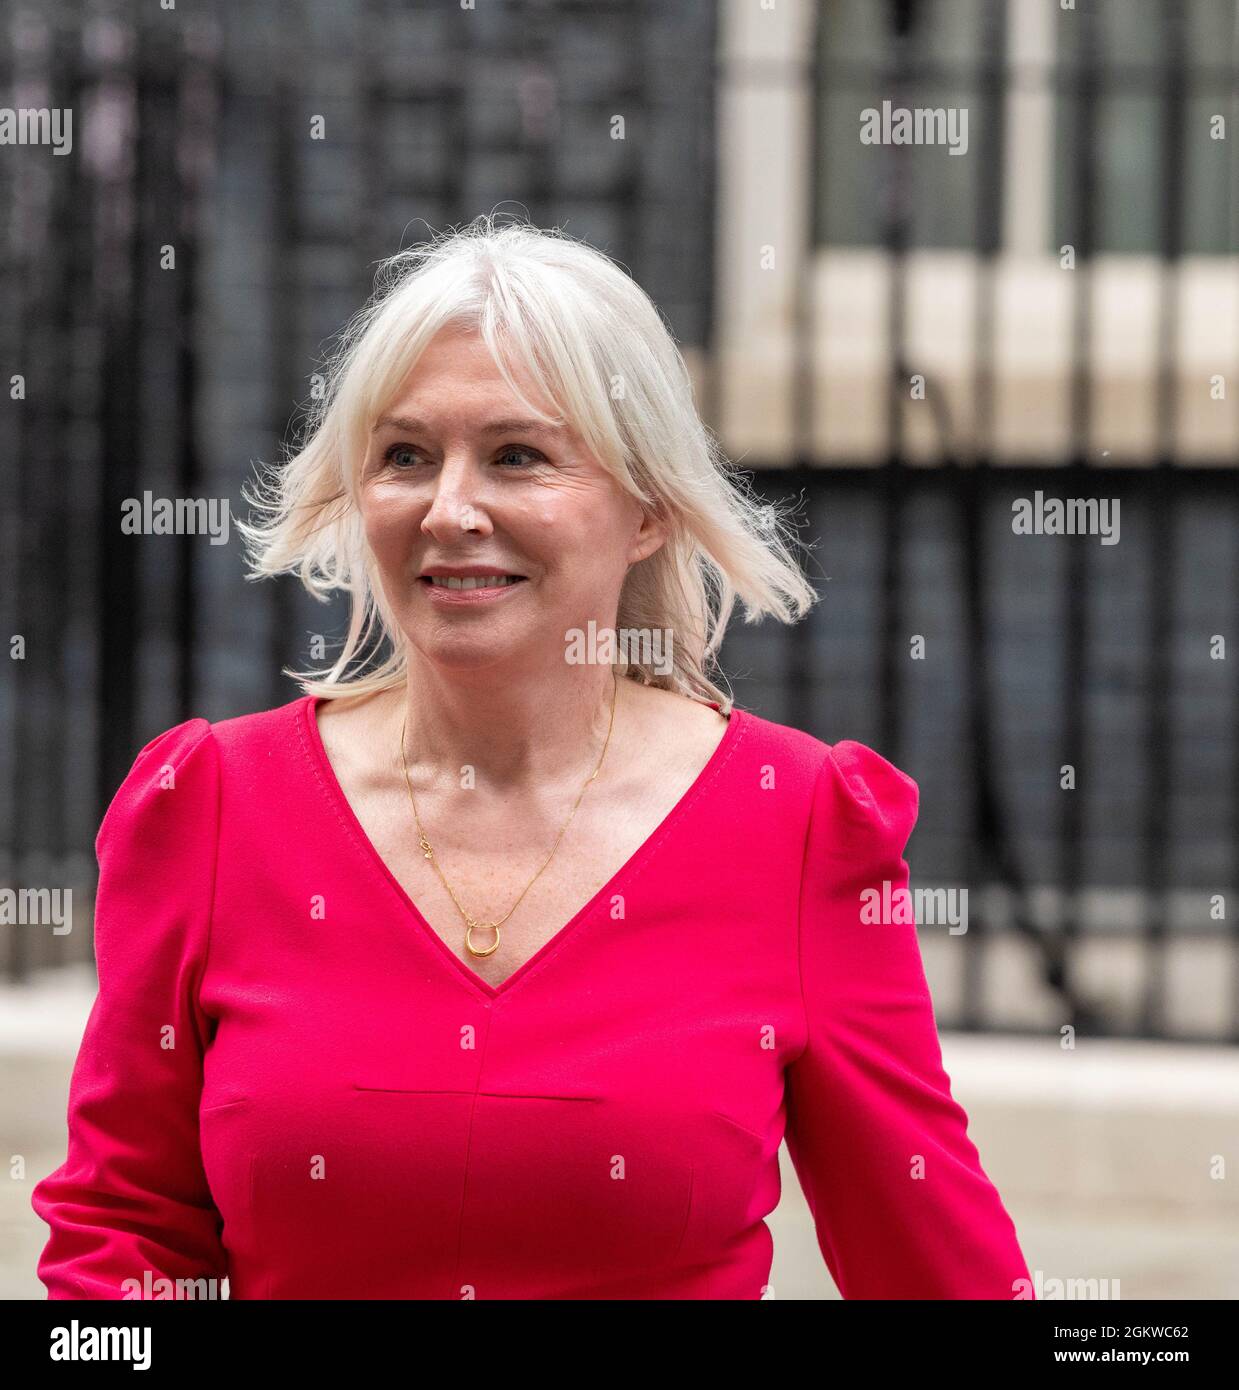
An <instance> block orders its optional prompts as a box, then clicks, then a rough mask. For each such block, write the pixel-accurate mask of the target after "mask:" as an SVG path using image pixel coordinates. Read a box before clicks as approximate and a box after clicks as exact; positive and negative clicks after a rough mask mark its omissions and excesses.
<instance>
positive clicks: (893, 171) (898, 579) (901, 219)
mask: <svg viewBox="0 0 1239 1390" xmlns="http://www.w3.org/2000/svg"><path fill="white" fill-rule="evenodd" d="M890 14H891V35H890V66H889V68H888V77H889V84H890V89H891V101H892V105H894V106H902V105H904V98H905V97H906V95H907V93H908V90H909V86H910V76H911V69H912V33H913V30H914V28H915V18H916V13H915V0H891V5H890ZM909 148H911V147H909ZM884 150H885V160H884V164H883V184H882V195H883V196H882V241H883V244H884V245H885V247H886V249H887V252H888V257H889V265H890V279H889V282H888V283H889V290H888V298H887V323H886V331H887V337H888V341H889V343H890V373H889V376H888V379H887V388H888V389H887V402H886V424H887V458H886V464H885V467H884V468H883V470H882V477H881V490H882V502H883V524H882V630H881V651H880V656H879V680H880V685H879V697H878V698H879V701H880V719H879V734H878V737H879V740H880V746H881V751H882V752H883V754H884V755H885V756H886V757H888V758H890V759H891V760H892V761H894V762H898V761H899V759H900V757H901V751H900V743H899V737H900V731H901V726H902V720H901V714H902V696H903V674H904V671H903V663H904V660H905V659H906V653H905V652H904V651H903V650H902V649H901V648H902V643H903V639H904V623H903V548H902V546H903V512H904V506H903V502H904V493H905V490H906V479H905V477H904V467H905V465H904V457H903V454H904V442H903V411H904V401H905V394H904V393H905V392H906V391H907V389H908V379H909V373H908V362H907V359H906V357H905V355H904V338H905V325H906V320H907V303H906V301H907V253H908V241H909V235H910V220H911V219H910V212H909V188H908V185H909V178H908V173H907V167H908V166H907V161H908V158H909V155H908V151H907V150H906V149H904V148H903V147H902V146H899V145H894V144H892V145H887V146H885V147H884Z"/></svg>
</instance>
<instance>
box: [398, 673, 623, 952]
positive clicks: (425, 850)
mask: <svg viewBox="0 0 1239 1390" xmlns="http://www.w3.org/2000/svg"><path fill="white" fill-rule="evenodd" d="M614 680H615V684H614V686H613V687H612V689H611V722H610V723H609V724H608V725H607V737H606V740H605V742H604V743H603V745H602V756H601V757H600V758H599V759H598V766H597V767H596V768H594V770H593V772H591V773H590V775H589V778H588V779H587V780H586V783H585V785H584V786H583V787H582V788H581V791H580V795H579V796H578V797H577V799H576V800H575V801H574V802H573V804H572V810H571V811H569V812H568V819H567V820H566V821H564V828H563V830H561V831H560V832H559V838H558V839H557V840H556V841H555V844H554V846H553V847H552V849H551V852H550V854H548V855H547V856H546V859H545V860H544V861H543V863H542V869H545V868H546V866H547V865H548V864H549V863H550V862H551V860H552V859H553V858H554V857H555V851H556V850H557V849H558V848H559V841H560V840H562V839H563V838H564V832H565V831H566V830H567V829H568V826H569V825H570V824H571V823H572V817H573V816H575V815H576V808H577V807H578V806H579V805H580V804H581V798H582V797H583V796H584V795H585V793H586V792H587V791H588V790H589V784H590V782H592V781H593V780H594V778H595V777H597V776H598V774H599V772H601V771H602V761H603V758H605V757H606V756H607V748H608V747H609V745H610V743H611V730H612V729H613V728H614V727H615V697H616V695H617V694H618V692H619V678H618V677H614ZM408 720H409V711H408V707H407V705H406V707H405V712H404V718H403V719H402V720H401V723H400V763H401V766H402V767H403V768H404V785H405V786H406V787H407V788H408V790H409V801H410V802H411V803H412V805H413V819H414V820H415V821H416V822H417V834H418V844H419V845H420V846H421V850H422V858H423V859H429V860H430V862H431V864H432V865H433V866H434V870H435V872H436V873H437V874H438V875H439V877H440V878H441V879H443V886H444V888H446V889H447V891H448V894H449V895H450V897H451V899H452V901H453V902H454V903H455V904H456V910H457V911H458V912H459V913H460V915H461V916H462V917H463V918H464V919H465V949H466V950H467V951H468V952H469V954H470V955H471V956H493V955H494V954H495V952H496V951H497V950H498V949H499V928H500V927H501V926H502V925H503V924H504V922H506V921H507V920H508V918H509V917H511V915H512V914H513V913H514V912H515V911H516V909H517V907H518V906H519V905H520V901H521V898H523V897H524V896H525V894H526V893H528V892H529V890H530V889H531V888H532V887H533V885H534V883H535V882H536V881H537V879H538V877H539V875H540V874H541V873H542V869H539V870H538V872H537V873H536V874H534V876H533V878H531V879H530V880H529V882H528V883H527V884H526V885H525V887H524V888H523V890H522V891H521V896H520V898H517V900H516V902H514V903H513V904H512V906H511V907H510V908H508V910H507V911H506V912H505V913H504V914H503V916H502V917H500V918H499V920H498V921H497V922H479V921H478V920H477V919H476V918H474V917H470V915H469V914H468V913H467V912H466V911H465V909H464V908H463V907H461V905H460V899H459V898H458V897H457V896H456V894H455V893H453V892H452V885H451V884H450V883H449V882H448V881H447V878H446V877H445V875H444V873H443V870H442V869H441V868H440V867H439V861H438V859H437V858H436V857H435V852H434V850H433V849H432V848H431V847H430V841H429V840H428V839H427V838H426V832H425V830H423V829H422V818H421V817H420V816H419V815H418V814H417V799H416V798H415V797H414V795H413V784H412V783H411V782H410V781H409V762H408V758H407V756H406V755H405V751H404V736H405V730H406V727H407V725H408ZM477 927H491V928H492V929H493V930H494V933H495V942H494V945H493V946H487V947H485V948H479V947H477V946H475V945H474V944H473V933H474V930H475V929H476V928H477Z"/></svg>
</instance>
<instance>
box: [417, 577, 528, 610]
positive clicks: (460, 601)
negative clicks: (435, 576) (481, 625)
mask: <svg viewBox="0 0 1239 1390" xmlns="http://www.w3.org/2000/svg"><path fill="white" fill-rule="evenodd" d="M526 582H527V581H526V580H525V578H524V577H523V576H522V577H520V578H518V579H517V581H516V583H515V584H497V585H492V586H491V587H490V588H486V589H478V588H475V589H449V588H447V587H446V585H443V584H434V583H432V582H431V581H430V579H429V578H427V577H423V578H421V579H419V580H418V583H419V584H421V586H422V587H423V588H424V589H425V590H426V591H427V597H428V598H429V599H430V601H431V603H442V604H447V605H448V606H450V607H460V606H461V605H468V604H473V603H496V602H498V601H499V600H500V599H503V598H507V597H508V596H509V595H510V594H514V593H515V592H516V591H517V590H518V589H519V588H520V587H521V585H522V584H525V583H526Z"/></svg>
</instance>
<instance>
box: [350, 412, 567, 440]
mask: <svg viewBox="0 0 1239 1390" xmlns="http://www.w3.org/2000/svg"><path fill="white" fill-rule="evenodd" d="M382 429H394V430H408V431H409V432H410V433H415V434H418V433H420V434H428V433H430V428H429V426H428V425H426V424H425V422H424V421H422V420H414V419H412V418H411V417H410V416H407V415H384V416H382V418H381V419H379V420H378V422H377V423H376V424H375V426H374V429H373V430H372V431H371V433H372V434H378V432H379V431H380V430H382ZM482 433H483V434H509V433H515V434H541V435H546V436H547V437H548V438H551V439H554V438H557V437H558V436H559V434H560V433H561V431H560V430H559V429H558V428H557V427H555V426H553V425H546V424H543V422H542V421H541V420H517V419H511V420H492V421H491V422H490V423H489V424H487V425H483V426H482Z"/></svg>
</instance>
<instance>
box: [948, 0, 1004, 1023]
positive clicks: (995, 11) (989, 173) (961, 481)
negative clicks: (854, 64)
mask: <svg viewBox="0 0 1239 1390" xmlns="http://www.w3.org/2000/svg"><path fill="white" fill-rule="evenodd" d="M1006 6H1007V0H989V3H988V4H987V5H986V8H985V15H984V23H985V28H984V33H983V35H982V40H981V49H980V51H981V69H980V73H979V75H978V77H979V80H978V92H979V95H980V97H981V104H982V111H981V120H979V121H977V122H975V123H973V129H977V128H978V127H979V131H980V137H981V138H980V143H979V146H978V149H977V155H976V158H977V168H978V170H979V178H978V181H977V190H976V194H977V199H976V206H975V208H974V210H973V215H974V225H975V248H974V249H975V258H976V259H975V274H976V279H977V294H976V316H975V321H974V327H973V335H974V343H975V356H974V377H973V401H974V409H975V418H974V422H973V430H974V442H973V448H972V450H971V458H970V459H968V460H962V459H960V458H959V457H956V458H954V459H953V460H952V472H953V473H954V474H955V479H954V481H955V482H956V484H957V486H958V489H959V493H958V497H959V543H960V553H961V556H962V558H963V566H964V573H963V589H964V592H963V613H962V617H963V622H964V633H963V638H964V650H965V653H966V654H967V657H968V658H969V659H968V661H967V663H966V666H965V668H964V669H965V671H966V672H967V673H968V675H966V676H965V677H964V679H965V680H967V681H968V684H967V686H966V688H965V690H964V691H963V692H961V693H962V694H963V696H964V699H965V700H966V702H967V709H968V720H967V725H966V727H967V729H968V743H969V746H970V749H971V753H972V758H971V768H972V776H971V779H970V781H969V783H968V789H967V795H968V799H969V807H968V822H969V824H970V826H971V834H970V835H969V837H968V839H967V841H966V849H965V865H964V881H965V883H966V884H967V885H968V887H969V889H970V890H971V891H970V895H969V902H970V904H976V903H977V901H978V898H977V894H976V891H975V890H976V888H977V887H978V886H985V885H978V882H977V880H978V878H979V877H980V876H982V875H988V876H989V877H991V878H995V877H997V876H998V875H997V873H996V872H995V871H996V870H997V869H998V859H999V856H1000V852H1001V851H1000V840H1001V837H1002V830H1001V827H1000V817H1001V811H1000V803H999V799H998V794H997V788H996V786H995V784H994V777H995V772H996V766H997V762H996V757H995V749H994V746H993V744H994V731H993V725H992V721H991V717H990V714H991V711H990V699H991V691H990V679H989V651H990V640H991V639H990V633H989V630H988V622H987V613H986V602H985V601H986V597H987V591H986V584H987V566H986V553H985V544H986V542H985V536H986V524H987V517H988V497H989V486H988V482H989V479H988V470H987V467H986V463H987V459H988V457H989V455H990V454H991V453H992V450H993V415H994V410H993V393H994V374H993V371H992V362H993V356H994V350H993V349H994V257H995V255H996V254H997V252H998V248H999V242H1000V237H1001V227H1002V215H1001V209H1002V191H1003V164H1002V152H1003V148H1004V120H1003V117H1004V114H1005V111H1004V105H1003V76H1004V71H1005V69H1004V61H1005V53H1006V30H1007V26H1006ZM961 465H962V466H961ZM1008 886H1011V885H1008ZM987 926H988V923H987V922H986V918H985V913H984V911H983V910H982V911H978V910H977V908H976V907H975V906H974V907H973V908H972V910H971V911H970V912H969V915H968V935H969V942H968V946H967V949H966V950H965V951H964V952H963V961H962V971H963V980H962V989H961V992H960V998H961V1000H962V1007H961V1010H960V1016H959V1019H958V1026H959V1027H961V1028H965V1029H977V1028H982V1027H984V1026H985V1024H986V1018H985V1010H984V1008H983V1003H984V998H985V967H986V964H987V958H986V945H985V942H986V935H987Z"/></svg>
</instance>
